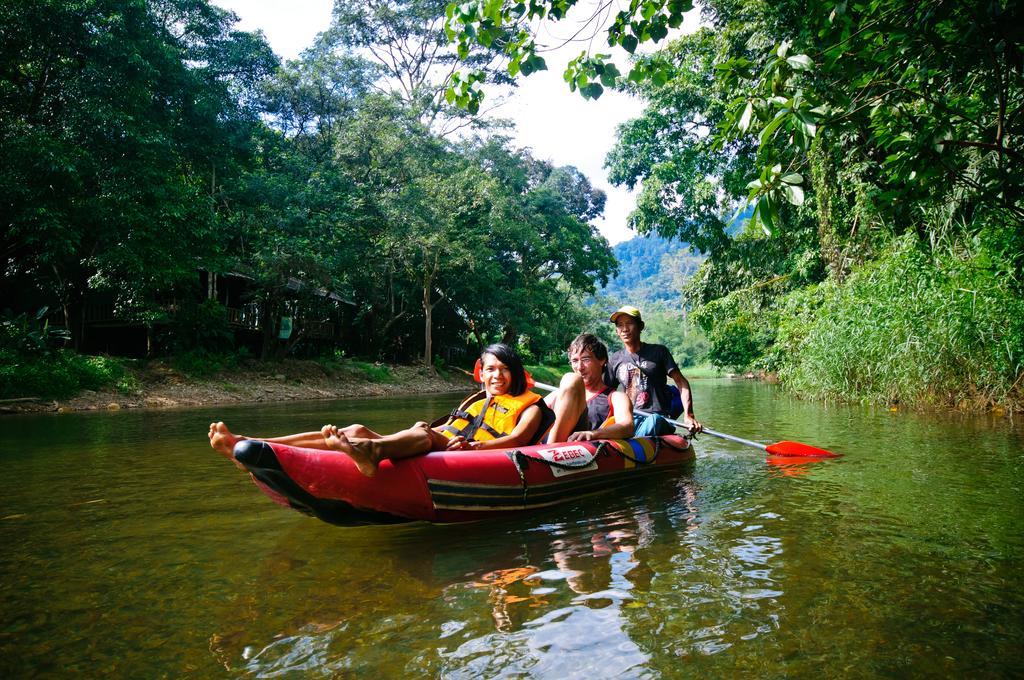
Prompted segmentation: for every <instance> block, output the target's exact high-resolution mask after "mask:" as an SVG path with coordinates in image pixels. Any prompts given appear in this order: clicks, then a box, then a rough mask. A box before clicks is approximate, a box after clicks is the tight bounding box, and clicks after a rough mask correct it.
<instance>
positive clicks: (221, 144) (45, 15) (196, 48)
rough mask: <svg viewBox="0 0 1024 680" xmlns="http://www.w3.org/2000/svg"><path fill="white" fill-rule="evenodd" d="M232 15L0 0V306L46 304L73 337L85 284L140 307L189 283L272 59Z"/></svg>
mask: <svg viewBox="0 0 1024 680" xmlns="http://www.w3.org/2000/svg"><path fill="white" fill-rule="evenodd" d="M233 21H234V18H233V16H232V15H230V14H228V13H226V12H224V11H223V10H219V9H216V8H213V7H211V6H209V5H208V4H206V3H205V2H197V1H191V0H166V1H164V2H152V3H147V2H143V1H142V0H86V1H83V2H79V3H72V4H69V3H64V2H49V1H40V2H32V3H21V2H18V3H7V4H5V5H3V7H2V9H0V38H2V48H0V49H2V50H3V51H2V59H0V150H2V151H0V154H2V156H0V166H2V168H3V170H2V172H0V203H2V204H3V205H4V213H5V225H4V230H3V236H2V241H0V248H2V252H3V255H4V258H5V261H7V262H9V263H11V266H9V267H5V268H4V274H3V278H2V281H0V290H2V291H3V295H4V297H5V299H12V298H15V297H17V296H19V295H22V294H24V289H25V288H26V287H28V288H30V289H39V290H40V291H42V292H43V295H45V296H48V297H50V296H52V297H51V299H54V300H55V301H56V302H57V303H59V305H60V306H61V307H62V308H63V310H64V316H65V322H66V324H67V327H68V328H69V329H70V330H71V332H72V334H73V336H74V339H75V342H76V343H78V342H80V340H81V335H82V332H83V328H84V326H83V322H84V306H83V303H84V299H85V295H86V292H87V291H88V290H90V289H95V288H98V287H107V288H109V289H110V290H111V291H113V292H114V293H115V294H116V296H117V300H118V304H119V305H120V306H121V307H122V308H123V309H126V310H136V311H139V310H143V311H144V310H145V309H147V308H149V309H151V308H152V306H153V300H154V297H155V295H156V293H157V292H158V291H167V290H169V289H171V288H172V287H173V286H174V285H175V284H177V283H178V282H181V281H184V280H186V279H189V278H191V277H194V275H195V269H196V266H197V262H199V261H201V259H202V256H201V255H199V256H198V257H197V255H196V254H197V253H200V254H201V253H203V252H204V250H205V246H206V244H207V243H208V242H209V241H210V234H211V230H212V229H213V228H214V225H215V224H216V221H217V216H216V212H215V201H216V199H217V196H218V193H219V191H220V189H221V187H222V186H223V182H224V178H225V175H230V174H231V173H232V172H234V168H235V166H236V163H237V162H238V159H240V158H242V157H244V155H245V153H246V151H247V150H246V144H247V140H248V135H249V131H250V130H251V126H252V125H253V124H254V120H253V118H252V115H251V112H249V111H248V110H247V109H246V108H245V107H243V106H240V104H239V100H238V97H239V96H241V94H242V93H244V92H246V91H249V90H251V86H252V84H253V83H254V82H255V81H257V80H258V79H259V78H261V77H262V76H263V75H264V74H265V73H267V72H268V70H269V69H270V68H272V67H273V65H274V63H275V60H274V58H273V55H272V53H271V52H270V51H269V49H268V48H267V46H266V44H265V43H263V42H262V40H260V39H258V38H255V37H254V36H251V35H247V34H241V33H237V32H232V31H231V30H230V27H231V24H232V23H233Z"/></svg>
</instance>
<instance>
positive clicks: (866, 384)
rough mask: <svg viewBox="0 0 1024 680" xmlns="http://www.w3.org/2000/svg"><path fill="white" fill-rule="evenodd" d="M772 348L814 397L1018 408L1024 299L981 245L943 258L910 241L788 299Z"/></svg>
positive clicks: (794, 383) (797, 385)
mask: <svg viewBox="0 0 1024 680" xmlns="http://www.w3.org/2000/svg"><path fill="white" fill-rule="evenodd" d="M774 353H775V355H776V356H775V360H776V362H777V363H778V365H779V377H780V379H781V380H782V382H783V383H784V384H785V385H786V386H788V387H789V388H791V389H793V390H795V391H796V392H798V393H801V394H804V395H807V396H810V397H814V398H820V399H829V400H862V401H867V402H874V403H886V404H906V405H910V406H927V405H950V406H959V407H966V408H979V407H982V408H984V407H993V406H1003V407H1014V406H1015V407H1016V408H1021V405H1022V404H1021V402H1022V399H1021V396H1022V394H1024V385H1022V383H1024V299H1022V298H1021V296H1020V294H1019V293H1018V292H1017V291H1016V289H1015V286H1014V282H1013V280H1012V270H1011V269H1009V268H1000V266H999V263H998V262H997V261H994V260H993V259H992V258H991V257H990V256H989V254H987V253H986V252H984V251H983V250H982V249H981V248H980V247H978V246H977V245H976V244H969V245H968V246H967V247H966V248H963V247H962V248H961V249H960V250H959V251H957V250H955V249H953V248H946V249H944V250H943V251H941V252H939V253H938V254H935V253H933V252H931V251H929V250H928V249H926V248H925V247H924V246H923V245H921V244H920V243H918V242H917V240H916V239H914V238H913V237H906V238H902V239H899V240H897V241H895V242H893V243H892V244H891V246H890V248H889V249H888V250H887V251H886V252H884V253H883V254H882V256H881V257H880V258H879V259H878V260H876V261H874V262H872V263H871V264H869V265H867V266H865V267H863V268H862V269H860V270H858V271H855V272H854V273H853V274H852V275H851V276H850V277H849V278H848V279H847V280H846V281H844V282H843V283H840V284H837V283H833V282H827V283H823V284H820V285H818V286H816V287H812V288H806V289H802V290H800V291H796V292H794V293H791V294H790V295H789V296H787V298H786V299H785V300H784V302H783V304H782V306H781V308H780V310H779V329H778V335H777V341H776V345H775V348H774Z"/></svg>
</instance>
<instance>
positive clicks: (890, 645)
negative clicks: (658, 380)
mask: <svg viewBox="0 0 1024 680" xmlns="http://www.w3.org/2000/svg"><path fill="white" fill-rule="evenodd" d="M694 389H695V403H696V404H697V407H698V415H699V416H700V417H701V418H703V419H705V420H706V421H707V423H708V424H709V425H710V426H711V427H714V428H715V429H718V430H720V431H724V432H728V433H731V434H736V435H739V436H744V437H748V438H752V439H759V440H761V441H766V442H767V441H772V440H776V439H796V440H800V441H804V442H807V443H811V444H815V445H818V446H822V447H825V448H829V449H832V450H835V451H840V452H842V453H844V454H845V455H844V457H843V458H841V459H837V460H830V461H825V462H820V463H815V464H811V465H806V466H796V467H779V466H774V465H770V464H768V463H767V462H766V460H765V458H764V456H763V455H762V454H761V453H760V452H758V451H756V450H753V449H748V448H744V447H741V446H738V445H735V444H731V443H727V442H723V441H720V440H716V439H712V438H711V437H702V438H700V439H699V440H698V442H697V445H696V446H697V452H698V461H697V463H696V465H695V466H694V467H693V469H692V470H690V471H686V472H684V473H682V474H680V473H678V472H676V473H671V474H669V475H668V476H666V477H665V478H662V479H657V480H648V481H647V482H645V483H642V484H640V485H639V486H625V487H623V488H622V489H621V491H619V492H615V493H610V494H606V495H604V496H599V497H597V498H592V499H589V500H587V501H582V502H577V503H573V504H570V505H566V506H562V507H557V508H554V509H550V510H548V511H545V512H543V513H539V514H533V515H529V516H525V517H519V518H515V519H508V520H501V521H491V522H480V523H475V524H470V525H458V526H455V525H449V526H434V525H428V524H412V525H404V526H387V527H361V528H339V527H334V526H330V525H327V524H324V523H321V522H319V521H317V520H315V519H311V518H309V517H306V516H303V515H300V514H298V513H296V512H293V511H290V510H286V509H283V508H281V507H279V506H277V505H274V504H273V503H271V502H270V501H269V500H268V499H267V498H265V497H264V496H263V495H262V494H261V493H260V492H259V491H258V490H257V489H256V487H255V486H254V485H253V484H252V483H251V482H250V481H249V479H248V477H247V475H245V474H244V473H242V472H240V471H239V470H237V469H236V468H235V467H234V466H232V465H231V463H230V462H228V461H226V460H224V458H222V457H221V456H218V455H216V454H214V453H213V452H212V451H211V450H210V449H209V447H208V446H207V443H206V429H207V425H208V424H209V422H210V421H211V419H215V418H220V419H223V420H225V421H226V422H227V423H228V424H229V425H230V426H232V428H233V429H235V430H236V431H239V432H244V433H247V434H264V435H270V434H283V433H290V432H295V431H300V430H308V429H317V428H319V426H320V425H322V424H323V423H325V422H334V423H339V424H343V423H347V422H352V421H358V422H363V423H365V424H367V425H369V426H371V427H373V428H375V429H383V430H389V429H394V428H397V427H400V426H403V425H406V424H408V423H410V422H411V421H413V420H416V419H419V418H423V417H426V416H428V415H432V414H435V413H440V412H444V411H446V410H448V409H449V408H450V407H451V406H452V405H453V404H454V403H455V401H456V397H454V396H452V395H438V396H434V397H429V398H426V399H424V398H416V399H375V400H345V401H329V402H301V403H289V404H282V405H271V406H266V405H251V406H233V407H221V408H217V409H192V410H157V411H130V412H119V413H89V414H64V415H43V416H10V417H4V418H3V419H0V462H2V464H3V470H4V474H3V476H2V490H0V540H2V545H3V550H2V553H0V623H2V626H0V676H2V677H5V678H28V677H74V676H87V677H130V678H160V677H167V678H188V677H195V678H211V677H228V678H231V677H294V678H307V677H356V676H364V675H366V676H372V677H452V678H477V677H536V678H567V677H579V678H587V679H588V680H592V679H594V678H611V677H615V678H619V677H636V678H675V677H703V678H709V677H710V678H725V677H735V676H737V675H742V676H746V677H759V678H772V677H807V676H821V677H837V676H842V677H854V678H857V677H864V678H872V677H908V676H909V677H939V676H952V677H994V678H998V677H1021V674H1022V671H1021V668H1022V665H1021V664H1022V661H1024V658H1022V655H1024V653H1022V650H1024V566H1022V565H1024V559H1022V558H1024V530H1022V520H1024V493H1022V487H1024V429H1022V428H1021V427H1020V425H1014V424H1013V423H1011V422H1008V421H1007V420H1006V419H1000V418H996V417H965V416H958V415H951V414H937V415H936V414H931V415H928V414H925V415H921V414H906V413H893V412H889V411H887V410H885V409H870V408H865V407H859V406H831V407H823V406H822V405H820V404H809V403H804V402H800V401H797V400H794V399H792V398H790V397H788V396H786V395H785V394H784V393H782V392H780V391H778V390H777V389H776V388H774V387H772V386H769V385H762V384H755V383H749V382H729V381H724V380H723V381H710V380H709V381H694Z"/></svg>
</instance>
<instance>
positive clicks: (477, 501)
mask: <svg viewBox="0 0 1024 680" xmlns="http://www.w3.org/2000/svg"><path fill="white" fill-rule="evenodd" d="M234 457H235V459H236V460H238V461H239V462H240V463H242V464H243V465H244V466H245V467H246V469H248V470H249V472H250V473H252V476H253V479H254V480H255V481H256V485H257V486H258V487H260V489H262V490H263V492H264V493H266V494H267V495H268V496H269V497H270V498H271V499H273V500H274V501H276V502H278V503H280V504H282V505H285V506H288V507H292V508H294V509H296V510H299V511H300V512H304V513H306V514H309V515H313V516H315V517H318V518H320V519H322V520H324V521H325V522H330V523H332V524H340V525H357V524H393V523H397V522H411V521H417V520H425V521H428V522H466V521H471V520H479V519H486V518H490V517H498V516H502V515H509V514H513V513H517V512H523V511H525V510H533V509H536V508H545V507H548V506H551V505H556V504H558V503H565V502H567V501H572V500H576V499H577V498H583V497H584V496H590V495H593V494H596V493H600V492H602V491H605V490H608V489H613V488H617V487H619V486H621V485H622V484H623V483H626V482H628V481H630V480H634V479H640V478H643V477H646V476H649V475H664V474H666V473H668V472H669V469H672V468H678V467H680V466H683V465H687V464H689V463H692V462H693V460H694V452H693V447H692V446H691V445H690V442H689V440H687V439H686V438H685V437H680V436H677V435H668V436H664V437H642V438H639V439H628V440H609V441H593V442H572V443H564V444H550V445H548V444H539V445H536V446H526V447H522V448H519V449H499V450H493V451H435V452H433V453H428V454H425V455H422V456H415V457H412V458H404V459H401V460H397V461H389V460H386V461H384V462H382V463H381V465H380V468H379V470H378V472H377V475H376V476H374V477H366V476H365V475H363V474H362V473H360V472H359V471H358V470H357V469H356V466H355V464H354V463H353V462H352V460H351V459H350V458H349V457H348V456H346V455H344V454H342V453H336V452H333V451H320V450H315V449H300V448H295V447H291V446H285V445H282V444H270V443H267V442H262V441H259V440H256V439H251V440H243V441H240V442H238V444H236V445H235V449H234Z"/></svg>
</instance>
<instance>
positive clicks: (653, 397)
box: [608, 342, 679, 416]
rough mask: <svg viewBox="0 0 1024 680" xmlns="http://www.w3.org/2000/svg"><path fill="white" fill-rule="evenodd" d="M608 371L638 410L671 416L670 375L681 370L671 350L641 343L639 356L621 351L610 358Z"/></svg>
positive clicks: (662, 346)
mask: <svg viewBox="0 0 1024 680" xmlns="http://www.w3.org/2000/svg"><path fill="white" fill-rule="evenodd" d="M608 370H609V372H610V373H611V379H612V381H613V384H615V385H617V386H618V389H619V391H620V392H625V393H626V396H628V397H629V400H630V401H632V402H633V406H634V407H635V408H638V409H643V410H644V411H651V412H653V413H660V414H661V415H663V416H668V415H670V412H671V408H672V395H671V394H670V393H669V391H668V374H669V373H671V372H672V371H674V370H675V371H678V370H679V367H678V366H676V360H675V359H673V358H672V353H671V352H670V351H668V347H665V346H664V345H648V344H647V343H646V342H642V343H640V351H639V352H637V353H636V354H630V353H629V350H627V349H625V348H623V349H620V350H619V351H618V352H615V353H614V354H612V355H611V357H609V359H608Z"/></svg>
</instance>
